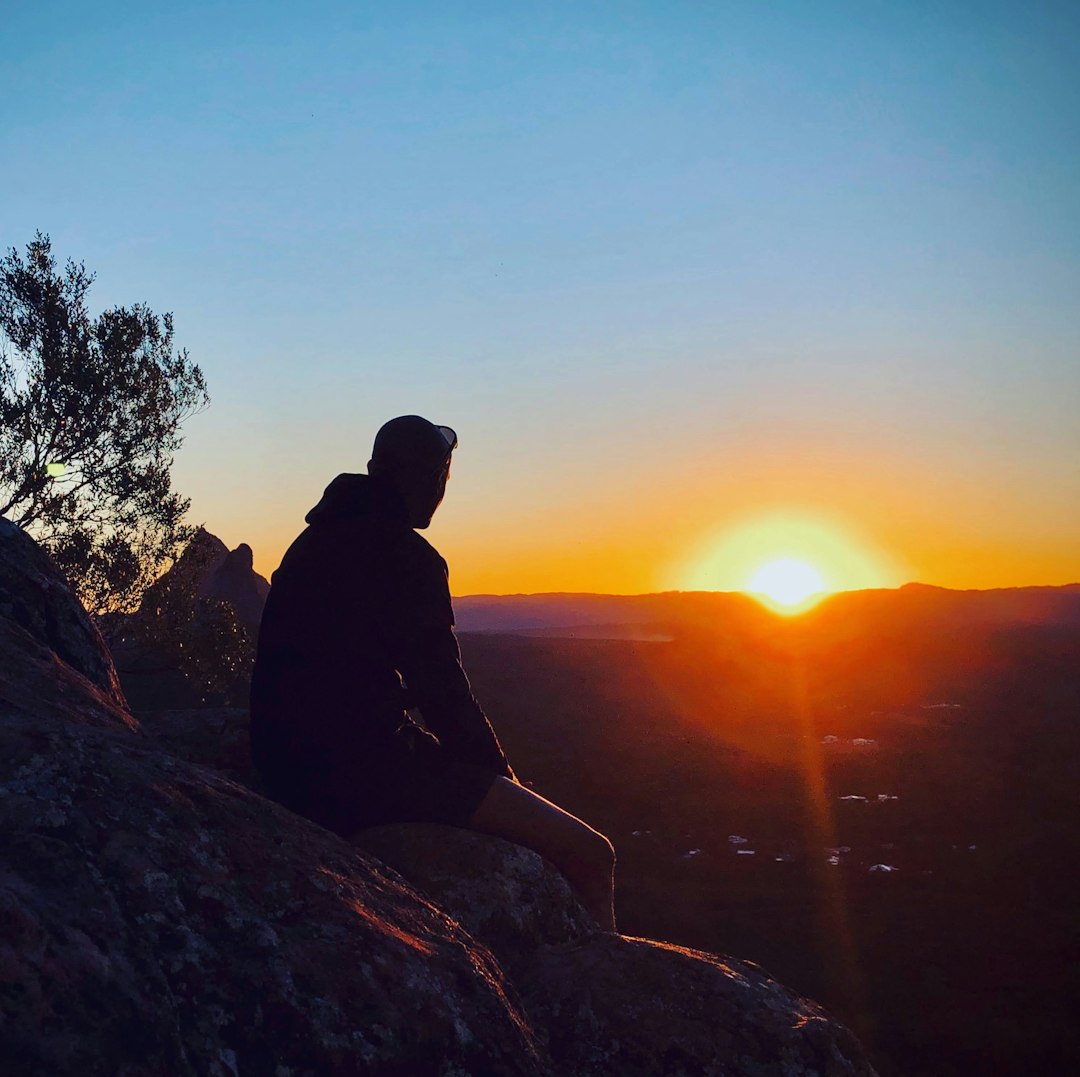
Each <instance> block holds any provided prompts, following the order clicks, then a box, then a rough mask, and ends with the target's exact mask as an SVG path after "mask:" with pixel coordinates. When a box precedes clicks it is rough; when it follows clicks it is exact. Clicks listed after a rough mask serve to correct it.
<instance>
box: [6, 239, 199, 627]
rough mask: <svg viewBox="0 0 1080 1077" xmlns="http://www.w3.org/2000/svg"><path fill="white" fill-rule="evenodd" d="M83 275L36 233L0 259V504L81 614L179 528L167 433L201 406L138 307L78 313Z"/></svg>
mask: <svg viewBox="0 0 1080 1077" xmlns="http://www.w3.org/2000/svg"><path fill="white" fill-rule="evenodd" d="M93 280H94V277H93V274H91V273H88V272H87V270H86V267H85V265H83V264H82V263H81V262H80V263H75V262H73V261H71V260H70V259H69V260H68V262H67V264H66V266H65V267H64V269H63V271H60V270H58V268H57V264H56V261H55V259H54V258H53V255H52V247H51V243H50V240H49V237H48V236H47V235H43V234H42V233H41V232H38V233H37V234H36V236H35V237H34V239H33V241H32V242H30V243H29V244H27V247H26V257H25V259H24V258H23V257H22V256H21V255H20V253H19V251H18V250H17V249H16V248H14V247H12V248H11V249H10V250H9V251H8V253H7V254H6V255H5V256H4V257H3V258H2V259H0V514H3V515H6V516H8V518H9V519H10V520H12V522H14V523H16V524H18V525H19V526H21V527H23V528H24V529H26V530H27V531H29V532H30V533H31V534H33V536H34V537H35V538H36V539H37V540H38V541H39V542H41V543H42V545H43V546H45V548H46V549H47V550H48V551H49V553H50V554H51V555H52V557H53V559H54V560H55V561H56V563H57V564H58V565H59V567H60V568H61V569H62V570H63V571H64V572H65V573H66V574H67V576H68V579H69V580H70V581H71V583H72V585H73V587H74V588H75V590H76V591H77V592H78V594H79V597H80V598H81V599H82V601H83V604H84V605H85V606H86V608H87V610H89V611H90V612H91V613H92V614H94V615H96V616H100V615H102V614H104V613H108V612H115V611H123V610H130V609H132V608H133V607H134V606H135V605H137V603H138V600H139V597H140V595H141V594H142V593H143V591H144V590H145V589H146V587H147V586H148V585H149V584H150V582H151V581H152V580H153V579H154V577H155V575H156V574H157V570H158V569H159V568H160V567H161V565H162V564H163V563H164V562H165V561H166V560H168V559H169V558H173V557H175V556H176V553H177V551H178V549H179V548H180V547H181V546H182V545H183V544H184V543H186V542H187V541H188V540H189V539H190V537H191V535H192V534H193V530H194V529H193V528H191V527H189V526H187V525H185V524H184V523H183V518H184V515H185V513H186V512H187V510H188V507H189V505H190V500H189V499H185V498H182V497H181V496H180V495H179V494H176V493H174V492H173V491H172V489H171V479H170V474H169V472H170V468H171V467H172V463H173V454H174V453H175V452H176V451H177V449H178V448H179V447H180V445H181V443H182V441H183V439H182V437H181V436H180V433H179V430H180V426H181V424H182V423H183V422H184V421H185V420H186V419H187V418H189V417H190V416H192V415H194V414H196V413H197V412H199V411H201V410H202V409H203V408H205V407H206V405H207V404H208V403H209V397H208V395H207V392H206V381H205V379H204V378H203V374H202V371H201V370H200V369H199V367H198V366H196V365H194V364H193V363H192V362H191V361H190V360H189V359H188V354H187V352H186V351H183V350H179V351H178V350H175V349H174V347H173V319H172V315H171V314H164V315H162V316H160V317H159V316H158V315H156V314H155V313H154V312H153V311H152V310H150V309H149V308H148V307H147V306H145V305H143V304H138V303H137V304H135V305H134V306H131V307H115V308H113V309H111V310H106V311H104V312H103V313H102V314H100V315H99V316H98V317H97V318H91V317H90V315H89V313H88V311H87V306H86V294H87V291H88V290H89V288H90V285H91V284H92V283H93Z"/></svg>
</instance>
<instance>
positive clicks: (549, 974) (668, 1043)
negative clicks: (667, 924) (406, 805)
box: [354, 825, 872, 1077]
mask: <svg viewBox="0 0 1080 1077" xmlns="http://www.w3.org/2000/svg"><path fill="white" fill-rule="evenodd" d="M354 843H355V844H356V845H358V846H359V847H360V848H362V849H364V850H365V851H369V852H374V853H375V854H376V855H377V856H379V858H380V859H381V860H383V861H385V862H386V863H388V864H390V865H392V866H393V867H395V868H396V869H397V870H398V871H399V872H400V873H401V874H402V875H403V876H404V877H405V878H406V879H408V880H409V881H410V882H411V883H413V884H414V885H415V886H416V887H417V888H418V889H419V890H421V891H423V892H424V893H425V894H427V895H428V896H429V897H430V898H431V899H432V901H433V902H435V903H436V904H437V905H438V906H439V907H440V908H442V909H443V911H445V912H447V913H449V914H450V915H451V916H452V917H453V918H454V919H455V920H456V921H457V922H458V923H460V924H461V925H462V927H464V928H465V929H466V930H467V931H468V932H469V934H470V935H472V936H474V937H475V938H477V939H479V940H480V941H481V942H483V943H485V944H486V945H487V946H488V947H489V948H490V949H491V951H492V953H493V954H494V955H495V957H496V958H497V959H498V961H499V964H500V965H501V966H502V967H503V968H504V969H505V970H507V971H508V972H510V973H511V977H512V979H513V980H514V982H515V984H516V985H517V986H518V988H519V991H520V995H521V999H522V1004H523V1006H524V1009H525V1012H526V1014H527V1015H528V1019H529V1022H530V1025H531V1026H532V1028H533V1029H534V1030H535V1031H536V1033H537V1036H538V1037H539V1038H540V1041H541V1043H542V1044H543V1046H544V1048H545V1050H546V1052H547V1053H548V1054H549V1055H550V1056H551V1057H552V1058H553V1059H554V1060H555V1062H556V1068H557V1070H558V1072H559V1073H565V1074H609V1073H610V1074H620V1075H627V1074H628V1075H634V1077H638V1075H639V1077H649V1075H651V1074H661V1073H663V1074H686V1075H692V1074H725V1075H729V1074H730V1075H750V1074H754V1075H760V1077H766V1075H776V1077H780V1075H783V1077H796V1075H801V1074H805V1075H809V1074H820V1075H822V1077H833V1075H837V1077H839V1075H841V1074H869V1073H871V1072H872V1070H871V1069H870V1066H869V1065H868V1063H866V1061H865V1059H864V1057H863V1052H862V1048H861V1047H860V1045H859V1043H858V1041H857V1040H856V1039H855V1038H854V1036H852V1035H851V1033H850V1032H848V1031H847V1030H846V1029H845V1028H844V1027H843V1026H841V1025H838V1024H837V1023H836V1022H834V1021H832V1020H830V1018H829V1017H828V1015H827V1014H825V1012H824V1011H823V1010H822V1009H821V1007H820V1006H818V1005H817V1004H816V1003H814V1002H811V1001H809V1000H808V999H805V998H801V997H799V996H798V995H796V994H794V993H793V992H791V991H789V990H788V989H787V988H785V987H784V986H783V985H781V984H779V983H777V982H776V981H775V980H773V979H772V978H771V977H770V976H768V974H767V973H765V972H764V971H763V970H762V969H760V968H759V967H758V966H757V965H755V964H753V963H752V962H746V961H736V960H734V959H732V958H727V957H725V958H720V957H717V956H715V955H714V954H707V953H702V952H701V951H698V950H690V949H686V948H683V947H679V946H670V945H667V944H664V943H658V942H653V941H651V940H649V939H634V938H626V937H623V936H620V935H614V934H610V933H606V932H598V931H597V930H596V929H595V926H594V925H593V924H592V923H591V921H590V919H589V917H588V914H587V913H586V912H585V910H584V909H583V908H582V907H581V905H579V904H578V902H577V900H576V899H575V898H574V896H573V894H572V893H571V892H570V889H569V887H568V886H567V885H566V883H565V882H564V881H563V879H562V877H561V876H560V875H558V873H556V872H555V871H553V870H552V869H551V868H550V867H548V866H547V865H546V864H545V863H544V861H543V860H542V859H541V858H540V857H539V856H537V855H536V854H535V853H533V852H530V851H529V850H528V849H522V848H520V847H519V846H516V845H511V844H510V843H509V842H501V841H498V840H497V839H493V838H489V837H485V836H483V835H480V834H473V833H470V832H468V831H464V830H455V829H453V828H451V827H442V826H417V825H408V826H385V827H378V828H373V829H371V830H366V831H362V832H361V833H360V834H359V835H357V837H356V838H355V839H354Z"/></svg>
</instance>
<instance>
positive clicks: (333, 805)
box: [251, 415, 615, 931]
mask: <svg viewBox="0 0 1080 1077" xmlns="http://www.w3.org/2000/svg"><path fill="white" fill-rule="evenodd" d="M457 444H458V441H457V435H456V434H455V433H454V431H453V430H451V429H450V428H449V427H446V426H439V425H437V424H435V423H431V422H429V421H428V420H426V419H423V418H421V417H420V416H418V415H404V416H400V417H398V418H396V419H392V420H390V422H388V423H386V424H385V425H384V426H383V427H382V428H381V429H380V430H379V432H378V434H377V435H376V437H375V443H374V446H373V449H372V454H371V460H370V462H369V464H368V474H366V475H362V474H342V475H338V476H337V477H336V478H335V479H334V480H333V481H332V482H331V483H330V485H329V486H328V487H327V488H326V490H325V492H324V493H323V496H322V499H321V500H320V501H319V503H318V504H317V505H316V506H315V507H314V508H313V509H312V510H311V511H310V512H309V513H308V514H307V516H306V517H305V522H306V523H307V525H308V526H307V527H306V528H305V530H304V531H303V532H301V534H300V535H299V536H298V537H297V538H296V539H295V541H294V542H293V543H292V545H291V546H290V547H289V549H288V550H287V551H286V553H285V556H284V558H283V559H282V562H281V565H280V567H279V568H278V569H277V571H276V572H275V573H274V574H273V577H272V579H271V588H270V594H269V595H268V597H267V600H266V606H265V608H264V610H263V614H262V621H261V624H260V628H259V637H258V645H257V650H256V658H255V668H254V671H253V676H252V684H251V740H252V756H253V760H254V763H255V765H256V767H257V768H258V770H259V772H260V774H261V775H262V777H263V780H264V782H265V783H266V787H267V791H268V792H269V794H270V796H271V797H272V798H273V799H275V800H278V801H280V802H281V803H282V804H284V805H285V806H287V807H289V808H290V809H292V810H293V811H296V812H297V813H298V814H301V815H304V816H307V817H308V818H310V819H312V820H314V821H315V822H317V823H319V824H321V825H322V826H325V827H327V828H328V829H330V830H333V831H335V832H336V833H338V834H340V835H342V836H345V837H349V836H351V835H353V834H355V833H356V832H357V831H358V830H361V829H363V828H364V827H370V826H375V825H379V824H383V823H406V822H431V823H444V824H449V825H452V826H459V827H465V828H468V829H471V830H476V831H480V832H482V833H486V834H492V835H495V836H498V837H502V838H506V839H508V840H509V841H513V842H516V843H518V844H520V845H524V846H526V847H528V848H530V849H533V850H534V851H536V852H537V853H539V854H540V855H541V856H543V857H545V858H546V859H547V860H549V861H550V862H551V863H552V864H553V865H554V866H555V867H556V868H558V869H559V870H560V871H561V872H562V873H563V875H564V876H565V877H566V879H567V881H568V882H569V883H570V885H571V886H572V887H573V889H574V890H575V891H576V893H577V894H578V896H579V897H580V899H581V901H582V903H583V904H584V906H585V908H586V909H587V910H588V911H589V913H590V914H591V915H592V916H593V917H594V918H595V919H596V921H597V923H598V924H599V925H600V926H601V927H602V928H604V929H606V930H611V931H614V930H615V916H614V904H613V899H614V891H613V887H614V882H613V871H614V864H615V852H614V849H613V848H612V845H611V842H610V841H608V839H607V838H606V837H604V836H603V835H602V834H600V833H598V832H597V831H596V830H594V829H593V828H592V827H590V826H588V825H587V824H586V823H584V822H583V821H582V820H580V819H578V818H576V817H575V816H574V815H571V814H570V813H569V812H566V811H564V810H563V809H562V808H560V807H558V806H557V805H555V804H553V803H551V802H550V801H548V800H546V799H545V798H544V797H542V796H540V795H538V794H537V793H535V792H533V791H532V790H530V789H528V788H526V787H525V786H523V785H522V784H520V783H519V782H518V780H517V778H516V776H515V774H514V771H513V769H512V768H511V766H510V764H509V762H508V761H507V758H506V755H505V753H504V752H503V749H502V746H501V745H500V743H499V740H498V737H497V736H496V735H495V731H494V729H493V728H492V726H491V723H490V722H489V721H488V718H487V716H486V715H485V713H484V711H483V710H482V708H481V707H480V704H479V703H478V702H477V700H476V698H475V696H474V695H473V693H472V690H471V687H470V685H469V681H468V678H467V676H466V674H465V671H464V669H463V668H462V665H461V655H460V651H459V648H458V643H457V638H456V636H455V635H454V613H453V606H452V603H451V599H450V589H449V582H448V570H447V565H446V562H445V561H444V560H443V559H442V557H440V556H439V554H438V552H437V551H436V550H435V549H434V548H433V547H432V546H431V545H430V544H429V543H428V542H427V541H426V540H425V539H424V538H423V537H422V536H421V535H420V534H418V533H417V532H418V531H420V530H423V529H425V528H426V527H427V526H428V525H429V524H430V522H431V518H432V516H433V515H434V513H435V510H436V509H437V508H438V507H439V505H440V504H441V502H442V499H443V495H444V494H445V491H446V484H447V481H448V479H449V477H450V464H451V457H452V455H453V451H454V449H455V448H456V447H457ZM418 719H419V720H418Z"/></svg>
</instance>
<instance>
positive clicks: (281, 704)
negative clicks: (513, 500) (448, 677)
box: [251, 475, 433, 801]
mask: <svg viewBox="0 0 1080 1077" xmlns="http://www.w3.org/2000/svg"><path fill="white" fill-rule="evenodd" d="M402 516H403V512H402V510H401V509H400V508H399V507H398V506H396V505H395V504H394V503H393V491H391V490H385V489H380V488H379V487H378V485H377V484H373V483H372V481H371V480H370V479H369V478H368V477H367V476H365V475H339V476H338V477H337V478H336V479H335V480H334V481H333V482H332V483H331V484H330V486H329V487H328V488H327V490H326V493H325V494H324V496H323V499H322V500H321V501H320V502H319V505H317V506H316V507H315V508H314V509H312V510H311V512H309V513H308V515H307V517H306V521H307V523H308V525H309V526H308V528H307V529H306V530H305V531H304V532H303V533H302V534H301V535H300V536H299V537H298V538H297V539H296V541H295V542H294V543H293V544H292V546H290V547H289V549H288V551H287V552H286V554H285V557H284V558H283V559H282V562H281V566H280V567H279V568H278V570H277V571H276V572H275V573H274V575H273V580H272V586H271V589H270V594H269V596H268V597H267V600H266V607H265V609H264V611H263V617H262V623H261V625H260V629H259V640H258V653H257V657H256V662H255V669H254V671H253V675H252V685H251V714H252V753H253V756H254V760H255V764H256V766H257V767H258V768H259V770H260V771H262V773H263V775H264V777H265V778H266V780H267V782H268V784H269V786H270V788H271V789H272V790H273V791H274V792H275V794H276V795H279V796H280V797H282V799H286V800H292V801H297V800H298V799H303V798H304V797H305V792H306V789H307V787H308V786H310V785H312V784H317V783H319V782H321V781H325V778H326V775H327V774H328V773H334V774H337V773H343V774H345V775H347V774H348V773H349V772H350V771H354V770H356V768H358V767H362V765H363V762H364V760H365V758H366V757H367V756H369V755H370V752H371V750H372V748H373V747H374V746H377V744H378V742H380V741H383V740H385V739H386V738H387V737H388V736H390V735H392V734H393V733H394V731H395V730H396V729H397V728H398V726H400V724H401V722H402V717H403V711H404V695H403V691H402V687H401V681H400V678H399V676H398V674H397V672H396V671H395V668H394V666H393V664H392V662H391V660H390V658H389V656H388V654H387V653H386V647H385V646H384V644H383V635H384V633H385V631H386V629H387V628H389V627H390V626H389V621H390V619H391V617H392V616H393V612H392V607H391V596H390V595H389V594H388V587H387V584H388V583H389V581H390V578H391V571H392V570H391V565H393V564H394V563H395V562H396V563H400V562H402V561H406V562H407V560H408V558H407V556H405V555H403V551H402V550H401V549H400V547H401V546H403V545H405V546H407V545H410V544H411V543H410V542H409V540H416V541H418V542H423V539H421V538H420V537H419V536H418V535H417V534H416V533H415V532H414V531H412V530H411V529H409V527H408V526H407V524H406V523H405V521H404V519H403V518H402ZM432 553H433V551H432Z"/></svg>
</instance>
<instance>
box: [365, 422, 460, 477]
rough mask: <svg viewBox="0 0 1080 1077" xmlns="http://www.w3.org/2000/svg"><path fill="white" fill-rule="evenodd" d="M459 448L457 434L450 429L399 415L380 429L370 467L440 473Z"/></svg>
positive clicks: (372, 451)
mask: <svg viewBox="0 0 1080 1077" xmlns="http://www.w3.org/2000/svg"><path fill="white" fill-rule="evenodd" d="M457 444H458V437H457V434H455V433H454V431H453V429H452V428H451V427H449V426H441V425H439V424H438V423H433V422H430V421H429V420H427V419H424V418H422V417H421V416H419V415H399V416H398V417H397V418H396V419H391V420H390V421H389V422H387V423H384V424H383V425H382V426H381V427H380V428H379V432H378V433H377V434H376V435H375V444H374V446H373V447H372V450H371V463H372V464H374V465H375V466H376V467H389V468H393V469H396V470H405V471H412V472H427V471H437V470H438V469H439V468H440V467H442V465H443V464H444V463H446V460H447V459H448V458H449V456H450V454H451V453H452V452H453V451H454V449H456V448H457Z"/></svg>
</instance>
